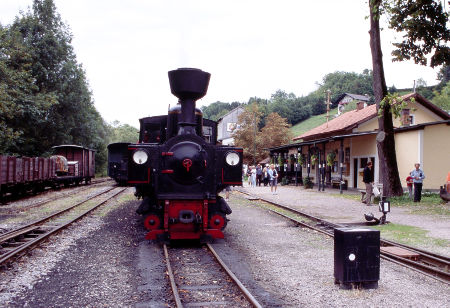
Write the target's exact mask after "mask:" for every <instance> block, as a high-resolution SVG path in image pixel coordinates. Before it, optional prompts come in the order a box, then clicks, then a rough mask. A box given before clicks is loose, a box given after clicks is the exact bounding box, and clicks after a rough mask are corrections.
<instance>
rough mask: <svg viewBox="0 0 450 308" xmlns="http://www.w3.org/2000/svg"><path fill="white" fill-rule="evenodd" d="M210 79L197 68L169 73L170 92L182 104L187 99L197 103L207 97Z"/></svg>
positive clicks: (208, 74) (207, 74)
mask: <svg viewBox="0 0 450 308" xmlns="http://www.w3.org/2000/svg"><path fill="white" fill-rule="evenodd" d="M210 77H211V74H210V73H207V72H204V71H202V70H200V69H197V68H179V69H177V70H173V71H170V72H169V83H170V90H171V92H172V94H173V95H175V96H176V97H178V98H179V100H180V103H183V100H185V99H187V100H193V101H196V100H198V99H199V98H202V97H203V96H205V95H206V92H207V91H208V85H209V79H210Z"/></svg>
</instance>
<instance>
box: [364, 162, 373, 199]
mask: <svg viewBox="0 0 450 308" xmlns="http://www.w3.org/2000/svg"><path fill="white" fill-rule="evenodd" d="M363 182H364V183H365V184H366V200H365V201H366V202H364V201H363V203H366V204H367V206H370V205H371V204H370V203H371V200H372V189H373V172H372V162H371V161H370V160H369V162H368V163H367V166H366V167H365V168H364V171H363Z"/></svg>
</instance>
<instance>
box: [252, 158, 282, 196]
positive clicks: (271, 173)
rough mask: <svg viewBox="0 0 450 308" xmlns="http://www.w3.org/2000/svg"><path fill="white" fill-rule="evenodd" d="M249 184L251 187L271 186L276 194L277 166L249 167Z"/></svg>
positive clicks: (271, 189) (259, 165)
mask: <svg viewBox="0 0 450 308" xmlns="http://www.w3.org/2000/svg"><path fill="white" fill-rule="evenodd" d="M247 176H248V184H249V185H250V186H251V187H256V186H261V183H262V184H263V185H264V186H267V185H270V191H271V192H272V193H274V194H276V192H277V178H278V172H277V170H276V169H275V165H274V164H271V165H270V166H269V165H268V164H267V165H265V166H264V167H262V166H261V164H258V165H256V166H248V168H247Z"/></svg>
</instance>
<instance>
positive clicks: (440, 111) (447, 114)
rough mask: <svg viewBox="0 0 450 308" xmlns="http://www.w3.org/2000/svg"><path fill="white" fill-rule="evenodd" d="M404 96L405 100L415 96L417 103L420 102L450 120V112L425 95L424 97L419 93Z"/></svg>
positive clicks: (444, 118)
mask: <svg viewBox="0 0 450 308" xmlns="http://www.w3.org/2000/svg"><path fill="white" fill-rule="evenodd" d="M402 98H403V100H410V99H411V98H414V100H415V102H416V103H419V104H421V105H422V106H424V107H426V108H428V109H430V110H431V111H433V112H434V113H435V114H437V115H438V116H440V117H441V118H442V119H443V120H450V114H449V113H448V112H446V111H444V110H442V109H441V108H439V107H438V106H436V105H435V104H433V103H432V102H430V101H429V100H427V99H426V98H425V97H423V96H422V95H420V94H419V93H410V94H406V95H403V96H402Z"/></svg>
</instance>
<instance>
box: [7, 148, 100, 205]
mask: <svg viewBox="0 0 450 308" xmlns="http://www.w3.org/2000/svg"><path fill="white" fill-rule="evenodd" d="M53 149H54V153H55V155H54V156H52V157H50V158H44V157H14V156H3V155H0V200H2V201H3V199H4V196H5V195H7V194H12V195H19V194H25V193H27V192H33V193H37V192H39V191H43V190H44V189H45V188H46V187H59V186H60V185H65V186H68V185H71V184H76V185H78V184H79V183H81V182H82V181H85V183H86V184H88V183H90V181H91V179H92V178H93V177H94V176H95V151H94V150H91V149H87V148H84V147H81V146H77V145H59V146H55V147H53Z"/></svg>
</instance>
